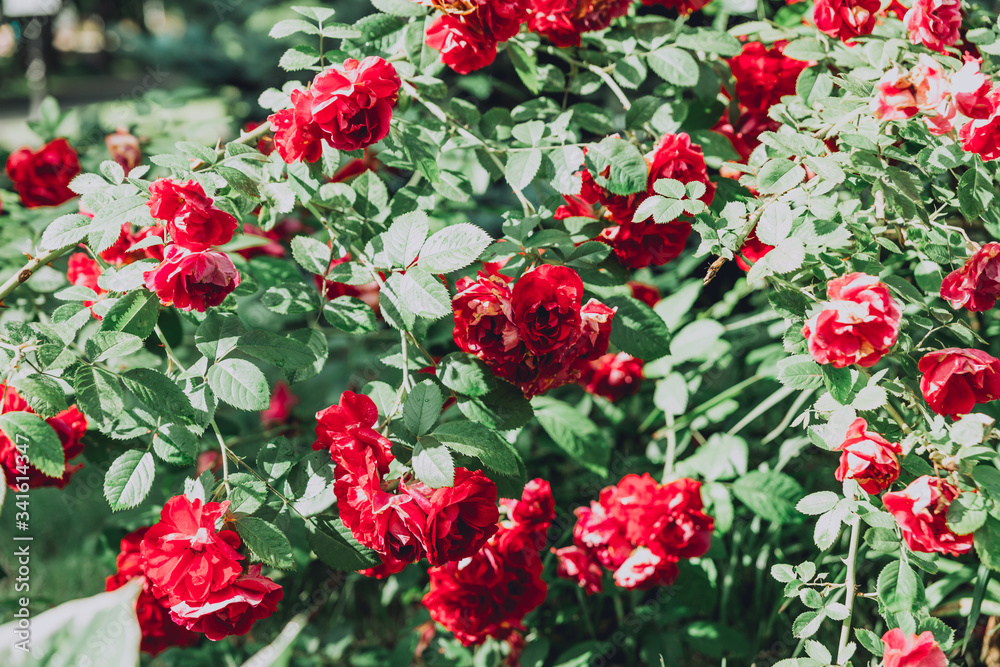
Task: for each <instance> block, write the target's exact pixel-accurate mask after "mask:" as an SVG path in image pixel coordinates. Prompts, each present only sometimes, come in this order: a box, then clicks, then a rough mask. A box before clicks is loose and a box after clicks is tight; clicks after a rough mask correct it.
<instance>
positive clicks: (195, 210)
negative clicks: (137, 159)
mask: <svg viewBox="0 0 1000 667" xmlns="http://www.w3.org/2000/svg"><path fill="white" fill-rule="evenodd" d="M149 193H150V198H149V202H148V206H149V211H150V213H151V214H152V216H153V217H154V218H156V219H157V220H163V221H164V222H166V223H167V225H166V226H167V231H168V232H169V233H170V240H171V241H173V242H174V243H176V244H177V245H180V246H183V247H184V248H187V249H188V250H196V251H197V250H208V249H209V248H211V247H212V246H219V245H224V244H226V243H229V242H230V241H231V240H232V239H233V233H234V232H235V231H236V228H237V227H238V226H239V223H238V222H237V221H236V218H234V217H233V216H232V215H230V214H229V213H226V212H225V211H223V210H222V209H220V208H218V207H216V206H215V205H214V204H213V203H212V202H213V200H212V198H211V197H208V196H207V195H206V194H205V191H204V190H203V189H202V187H201V184H200V183H198V182H197V181H187V182H186V183H182V182H180V181H177V180H174V179H172V178H161V179H159V180H158V181H155V182H154V183H153V184H152V185H150V186H149Z"/></svg>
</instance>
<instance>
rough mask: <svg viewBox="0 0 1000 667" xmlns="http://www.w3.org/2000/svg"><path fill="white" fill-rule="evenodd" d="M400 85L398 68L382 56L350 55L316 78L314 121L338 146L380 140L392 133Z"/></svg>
mask: <svg viewBox="0 0 1000 667" xmlns="http://www.w3.org/2000/svg"><path fill="white" fill-rule="evenodd" d="M399 86H400V80H399V75H398V74H396V68H395V67H393V66H392V64H391V63H389V62H386V61H385V60H383V59H382V58H379V57H377V56H369V57H367V58H365V59H364V60H361V61H360V62H359V61H357V60H354V59H353V58H348V59H347V60H345V61H344V64H343V65H334V66H332V67H329V68H327V69H326V70H325V71H324V72H322V73H320V74H319V75H317V76H316V78H315V79H313V84H312V96H313V99H312V117H313V121H315V122H316V124H318V125H319V126H320V128H322V130H323V133H324V135H325V139H326V141H327V143H329V144H330V145H331V146H332V147H334V148H336V149H337V150H343V151H353V150H357V149H359V148H366V147H368V146H371V145H372V144H376V143H378V142H379V141H382V139H384V138H385V136H386V135H387V134H389V122H390V121H391V120H392V108H393V107H394V106H395V105H396V99H397V97H398V95H399Z"/></svg>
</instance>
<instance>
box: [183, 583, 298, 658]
mask: <svg viewBox="0 0 1000 667" xmlns="http://www.w3.org/2000/svg"><path fill="white" fill-rule="evenodd" d="M283 595H284V592H283V591H282V590H281V586H279V585H278V584H276V583H274V582H273V581H271V580H270V579H268V578H267V577H265V576H264V575H262V574H261V573H260V565H252V566H251V567H250V569H249V570H247V571H246V572H244V573H243V574H241V575H240V576H239V577H237V578H236V579H235V580H234V581H233V583H231V584H229V585H228V586H226V587H225V588H222V589H219V590H217V591H213V592H212V593H210V594H209V596H208V599H207V600H206V601H205V602H204V603H202V604H199V605H191V604H188V603H186V602H180V603H178V604H175V605H174V606H173V607H171V608H170V617H171V618H172V619H173V620H174V621H175V622H176V623H178V624H179V625H182V626H184V627H186V628H188V629H189V630H193V631H195V632H203V633H205V636H206V637H208V638H209V639H211V640H212V641H219V640H220V639H224V638H226V637H228V636H230V635H237V636H238V635H245V634H246V633H248V632H249V631H250V628H251V627H252V626H253V624H254V623H256V622H257V621H259V620H260V619H262V618H267V617H268V616H270V615H271V614H273V613H274V611H275V609H277V608H278V603H279V602H281V598H282V596H283Z"/></svg>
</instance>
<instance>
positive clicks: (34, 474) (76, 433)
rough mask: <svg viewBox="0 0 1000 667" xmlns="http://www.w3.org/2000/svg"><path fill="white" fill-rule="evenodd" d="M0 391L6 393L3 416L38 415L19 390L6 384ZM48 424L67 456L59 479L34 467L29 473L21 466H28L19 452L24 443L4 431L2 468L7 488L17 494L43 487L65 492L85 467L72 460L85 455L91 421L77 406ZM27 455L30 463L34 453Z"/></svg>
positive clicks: (0, 433) (0, 446)
mask: <svg viewBox="0 0 1000 667" xmlns="http://www.w3.org/2000/svg"><path fill="white" fill-rule="evenodd" d="M0 389H2V391H3V403H2V405H3V410H2V411H0V412H2V413H3V414H8V413H11V412H29V413H31V414H35V411H34V410H32V409H31V406H30V405H28V402H27V401H25V400H24V398H23V397H22V396H21V395H20V394H19V393H17V390H16V389H14V388H13V387H11V386H10V385H8V384H6V383H4V384H2V385H0ZM45 423H46V424H48V425H49V426H51V427H52V428H53V430H55V432H56V435H57V436H59V442H60V444H62V448H63V454H64V455H65V459H66V467H65V468H63V473H62V475H61V476H59V477H49V476H48V475H46V474H45V473H43V472H42V471H41V470H39V469H37V468H35V467H34V466H32V465H31V464H30V463H29V464H28V465H27V470H26V471H25V466H24V465H19V464H23V463H24V462H25V459H24V458H23V457H22V455H21V452H20V451H19V450H18V445H19V444H23V443H19V442H16V441H15V438H11V437H9V436H8V435H7V434H6V433H4V432H3V431H0V468H3V474H4V478H5V480H6V483H7V486H9V487H10V488H11V489H14V490H15V491H20V492H22V493H23V492H25V491H26V490H27V488H32V489H38V488H41V487H43V486H54V487H56V488H59V489H64V488H66V485H67V484H69V480H70V478H71V477H72V476H73V473H75V472H76V471H77V470H79V469H80V468H82V467H83V464H81V463H76V464H71V463H70V459H73V458H74V457H76V456H79V455H80V454H81V453H82V452H83V442H81V440H80V439H81V438H82V437H83V436H84V434H86V432H87V418H86V417H84V415H83V413H82V412H80V411H79V410H77V408H76V406H75V405H72V406H70V407H69V408H67V409H66V410H63V411H62V412H60V413H59V414H57V415H55V416H54V417H49V418H48V419H46V420H45ZM29 444H30V443H29ZM27 453H28V454H29V457H28V458H29V459H30V452H27ZM24 484H27V488H25V487H24Z"/></svg>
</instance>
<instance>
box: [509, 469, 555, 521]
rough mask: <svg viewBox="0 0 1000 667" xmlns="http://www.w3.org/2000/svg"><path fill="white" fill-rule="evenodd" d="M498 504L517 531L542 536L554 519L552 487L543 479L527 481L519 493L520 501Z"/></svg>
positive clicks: (512, 500)
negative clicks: (505, 511) (504, 510)
mask: <svg viewBox="0 0 1000 667" xmlns="http://www.w3.org/2000/svg"><path fill="white" fill-rule="evenodd" d="M500 504H501V505H502V506H503V507H504V508H505V509H506V510H507V516H509V517H510V519H511V521H513V522H514V524H515V525H516V526H517V528H518V529H519V530H523V531H527V532H530V533H538V534H542V535H544V533H545V532H546V531H547V530H548V529H549V525H550V524H551V523H552V520H553V519H554V518H555V517H556V501H555V498H553V497H552V487H551V486H550V485H549V483H548V482H547V481H545V480H544V479H540V478H536V479H532V480H530V481H528V483H527V484H525V485H524V490H523V491H522V492H521V499H520V500H514V499H513V498H504V499H503V500H501V501H500Z"/></svg>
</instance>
